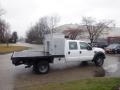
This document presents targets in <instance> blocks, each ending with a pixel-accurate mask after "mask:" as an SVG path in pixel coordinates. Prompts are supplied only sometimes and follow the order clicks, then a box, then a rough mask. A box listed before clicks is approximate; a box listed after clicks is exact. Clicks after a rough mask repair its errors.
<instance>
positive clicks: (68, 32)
mask: <svg viewBox="0 0 120 90" xmlns="http://www.w3.org/2000/svg"><path fill="white" fill-rule="evenodd" d="M63 33H64V34H65V36H68V37H69V38H70V39H72V40H75V39H76V38H77V36H80V35H81V34H82V33H83V30H82V29H68V30H64V31H63Z"/></svg>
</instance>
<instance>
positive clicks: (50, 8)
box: [0, 0, 120, 36]
mask: <svg viewBox="0 0 120 90" xmlns="http://www.w3.org/2000/svg"><path fill="white" fill-rule="evenodd" d="M0 8H3V9H4V10H5V11H6V13H5V15H4V16H3V18H5V19H6V21H7V22H9V23H10V25H11V31H17V32H18V33H19V35H20V36H23V35H25V32H26V31H27V30H28V28H29V27H30V26H31V25H33V24H34V23H35V22H37V21H38V19H39V18H40V17H42V16H46V15H47V16H48V15H53V14H58V15H59V16H60V17H61V19H60V24H65V23H80V22H81V17H83V16H90V17H93V18H96V19H99V20H101V19H112V20H115V23H116V25H117V26H120V0H0Z"/></svg>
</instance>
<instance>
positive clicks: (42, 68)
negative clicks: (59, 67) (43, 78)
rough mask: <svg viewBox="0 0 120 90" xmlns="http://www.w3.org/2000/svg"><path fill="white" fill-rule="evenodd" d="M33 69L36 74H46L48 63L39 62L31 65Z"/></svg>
mask: <svg viewBox="0 0 120 90" xmlns="http://www.w3.org/2000/svg"><path fill="white" fill-rule="evenodd" d="M33 71H34V72H35V73H37V74H47V73H48V72H49V63H47V62H39V63H38V64H35V65H33Z"/></svg>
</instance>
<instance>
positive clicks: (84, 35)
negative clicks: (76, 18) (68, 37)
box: [55, 24, 120, 42]
mask: <svg viewBox="0 0 120 90" xmlns="http://www.w3.org/2000/svg"><path fill="white" fill-rule="evenodd" d="M76 29H81V30H82V32H81V34H79V35H78V36H77V37H76V39H81V40H85V41H87V42H89V37H88V36H89V35H88V32H87V31H86V30H85V28H84V26H80V25H78V24H65V25H61V26H59V27H57V28H56V31H55V32H58V33H63V32H66V31H69V30H76ZM65 34H68V33H65ZM108 37H120V27H111V28H107V29H105V30H103V32H102V34H101V35H100V37H99V40H100V41H105V40H107V39H108Z"/></svg>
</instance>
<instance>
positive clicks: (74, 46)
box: [69, 42, 78, 50]
mask: <svg viewBox="0 0 120 90" xmlns="http://www.w3.org/2000/svg"><path fill="white" fill-rule="evenodd" d="M69 49H70V50H77V49H78V46H77V42H69Z"/></svg>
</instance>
